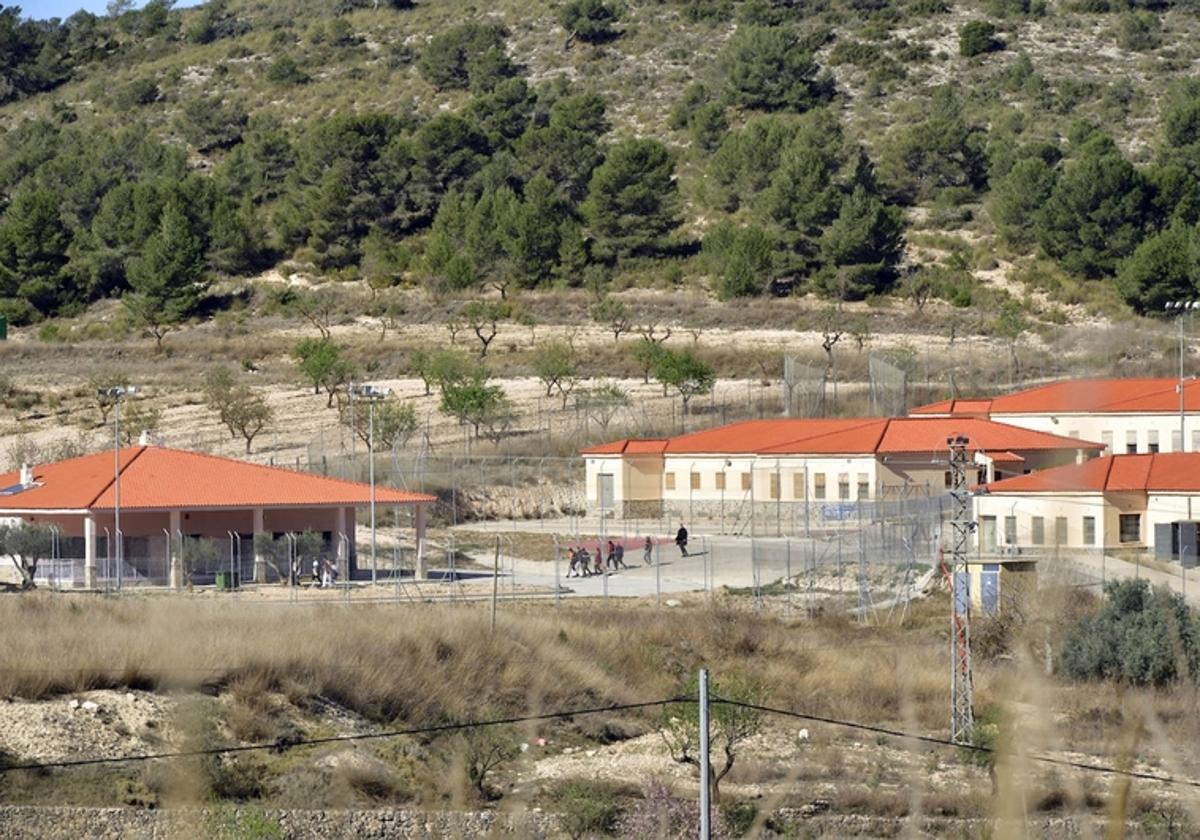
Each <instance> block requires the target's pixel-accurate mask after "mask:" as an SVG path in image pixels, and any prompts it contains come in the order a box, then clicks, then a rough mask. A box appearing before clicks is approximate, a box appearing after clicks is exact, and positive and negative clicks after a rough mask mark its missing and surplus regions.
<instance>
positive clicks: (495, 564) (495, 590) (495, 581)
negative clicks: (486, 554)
mask: <svg viewBox="0 0 1200 840" xmlns="http://www.w3.org/2000/svg"><path fill="white" fill-rule="evenodd" d="M499 595H500V537H498V536H497V537H496V556H495V559H494V560H493V561H492V632H493V633H495V632H496V599H497V598H498V597H499Z"/></svg>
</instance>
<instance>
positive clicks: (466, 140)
mask: <svg viewBox="0 0 1200 840" xmlns="http://www.w3.org/2000/svg"><path fill="white" fill-rule="evenodd" d="M360 7H362V8H360ZM334 12H341V14H335V13H334ZM571 14H573V15H574V16H573V17H571V16H570V15H571ZM613 17H615V18H616V19H615V21H614V20H612V19H611V18H613ZM19 18H20V15H19V13H16V12H14V10H13V9H8V10H7V11H6V12H5V13H4V16H3V18H2V20H3V25H2V26H0V42H3V43H4V44H5V45H6V46H7V47H8V49H0V54H4V55H6V56H7V58H5V59H3V61H4V62H5V64H3V65H0V75H2V76H3V84H0V102H3V105H2V106H0V126H2V127H3V134H0V208H3V210H4V215H3V217H2V218H0V297H3V298H4V300H3V301H0V308H2V309H3V310H4V311H5V312H6V313H7V314H8V315H9V317H10V320H12V321H13V322H15V323H18V324H19V323H23V322H27V321H37V320H40V319H43V318H45V317H53V316H56V315H73V314H77V313H78V312H80V311H81V308H82V307H84V306H87V305H89V304H91V303H93V302H95V301H97V300H100V299H103V298H106V297H115V296H120V297H122V298H123V299H125V300H126V302H127V303H128V304H129V306H128V310H129V314H130V318H131V320H132V321H133V322H134V324H135V325H137V324H140V325H141V326H145V327H149V328H150V329H151V330H152V331H158V330H160V329H162V327H163V326H164V324H168V325H169V324H171V323H174V322H178V321H180V320H186V319H192V318H203V317H207V316H208V315H209V314H211V313H212V311H214V309H215V308H221V307H222V306H224V305H226V304H227V301H224V300H222V298H221V297H220V296H219V295H218V296H215V297H214V296H211V295H208V294H207V292H206V290H210V289H214V288H216V287H215V286H210V285H209V284H210V283H212V282H214V281H219V280H220V278H222V277H233V278H237V277H245V276H255V275H257V274H259V273H260V272H262V271H264V270H266V269H269V268H273V267H275V268H279V269H280V270H282V271H283V273H284V274H291V273H295V272H303V273H306V274H308V275H310V276H317V277H322V276H324V277H329V278H331V279H337V280H343V281H346V280H358V279H362V280H365V281H367V283H369V284H370V285H371V287H372V288H376V289H382V288H387V287H391V286H399V287H401V288H409V289H424V290H427V291H428V292H430V293H432V294H434V295H438V296H447V295H449V296H451V297H454V298H458V299H462V298H468V297H471V296H472V295H475V294H477V293H480V292H485V291H488V290H499V291H501V292H502V293H503V294H505V295H508V294H509V293H510V292H515V291H517V290H519V289H521V288H529V289H551V290H552V289H555V288H563V287H573V286H581V287H585V288H587V289H589V290H591V291H592V292H594V293H597V294H603V293H604V292H606V291H609V290H613V291H616V290H620V289H623V288H627V287H630V286H652V287H658V288H665V289H670V288H680V287H684V288H688V287H690V288H695V289H698V290H701V291H706V292H708V293H711V294H714V295H716V296H718V297H721V298H727V299H730V298H739V297H744V296H755V295H763V294H767V293H769V292H774V293H787V292H792V293H806V292H808V293H814V294H817V295H818V296H822V297H828V298H833V299H841V300H854V299H861V298H863V297H871V296H875V295H880V294H885V295H899V296H902V297H903V298H905V299H907V300H911V301H913V302H914V303H916V304H917V305H918V307H921V306H923V305H924V301H925V300H926V299H927V298H929V297H934V298H943V299H944V300H946V301H947V303H949V304H950V305H951V306H954V307H960V308H970V309H972V310H974V311H975V312H976V313H977V314H978V315H981V316H982V317H981V318H980V319H979V321H978V323H977V325H976V326H977V328H980V329H984V330H987V331H993V332H994V331H999V332H1001V333H1003V332H1004V331H1005V329H1006V328H1007V329H1011V324H1012V322H1013V321H1014V319H1015V320H1017V321H1019V320H1020V319H1022V318H1024V317H1026V316H1032V317H1033V318H1035V319H1041V320H1045V321H1049V322H1052V323H1061V322H1063V321H1065V320H1070V319H1076V318H1079V317H1081V316H1082V315H1083V314H1084V313H1085V312H1089V311H1090V312H1091V313H1093V314H1104V315H1107V316H1113V315H1119V314H1120V313H1122V312H1125V311H1127V309H1126V307H1127V306H1129V305H1132V306H1133V308H1135V309H1147V310H1157V309H1160V308H1161V305H1162V303H1163V302H1164V301H1165V300H1167V299H1170V298H1171V297H1179V296H1186V295H1189V294H1192V292H1193V288H1192V283H1193V280H1192V278H1193V277H1195V276H1197V272H1195V271H1194V268H1195V265H1194V263H1195V258H1194V256H1192V253H1193V250H1192V244H1194V240H1195V236H1196V234H1195V223H1196V219H1197V214H1198V213H1200V187H1198V185H1197V180H1196V167H1195V160H1196V159H1197V156H1196V154H1195V151H1196V149H1197V146H1196V143H1197V142H1198V141H1200V130H1198V129H1197V128H1196V125H1197V121H1196V120H1195V118H1194V115H1195V114H1196V113H1197V112H1198V111H1200V90H1198V89H1197V87H1196V86H1195V85H1194V84H1193V83H1191V82H1189V81H1188V80H1187V76H1188V73H1189V71H1190V69H1191V68H1192V67H1193V66H1194V62H1195V60H1196V58H1197V56H1198V55H1200V46H1198V44H1200V41H1198V40H1197V39H1196V37H1195V34H1196V31H1197V28H1198V26H1200V24H1197V21H1196V20H1195V15H1194V12H1193V10H1192V9H1191V7H1190V6H1187V5H1186V4H1172V3H1165V2H1164V3H1161V4H1156V5H1153V6H1152V7H1149V8H1146V7H1139V8H1137V9H1136V10H1133V11H1129V10H1125V9H1124V7H1123V6H1122V7H1121V8H1119V9H1118V8H1117V7H1116V6H1115V5H1113V4H1110V3H1108V2H1107V0H1085V2H1076V3H1046V2H1042V0H1038V2H1032V3H1030V2H1022V0H989V2H986V3H959V4H953V5H951V4H948V3H942V2H940V0H914V2H908V3H898V2H888V0H849V2H846V0H826V2H813V3H803V4H802V3H794V2H786V1H785V0H774V2H772V1H771V0H747V2H729V1H728V0H697V2H666V0H661V1H660V2H652V1H651V0H644V1H643V2H638V1H637V0H634V1H633V2H626V3H616V2H612V3H609V2H601V0H595V2H582V1H581V0H574V1H573V2H567V3H563V2H556V3H547V2H540V0H532V2H525V3H516V2H508V0H503V1H502V2H495V3H488V4H458V3H449V2H418V3H406V2H392V3H378V2H376V3H370V2H355V0H345V2H340V3H336V4H327V3H317V2H300V1H299V0H293V1H292V2H271V3H264V2H253V0H230V2H222V0H214V2H211V3H208V4H206V5H204V6H201V7H198V8H195V9H187V10H170V9H169V8H168V4H162V3H151V4H150V5H149V6H147V7H146V8H145V9H143V10H141V11H136V10H130V11H125V12H124V13H122V14H121V15H120V16H118V17H115V18H93V17H91V16H88V15H84V14H80V15H76V16H75V17H73V18H71V19H70V20H68V21H66V22H64V23H57V22H54V23H49V24H36V25H35V24H32V23H26V24H20V23H18V21H19ZM565 23H569V24H570V25H571V26H572V27H573V28H574V33H573V34H569V33H568V32H567V30H566V29H565V28H564V24H565ZM131 292H132V294H131ZM1006 318H1007V325H1008V326H1007V327H1006V321H1005V319H1006ZM992 321H994V322H995V323H991V322H992ZM1022 329H1024V327H1022Z"/></svg>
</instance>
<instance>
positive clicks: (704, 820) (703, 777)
mask: <svg viewBox="0 0 1200 840" xmlns="http://www.w3.org/2000/svg"><path fill="white" fill-rule="evenodd" d="M698 699H699V701H700V840H711V838H712V803H711V802H710V801H709V794H710V793H711V790H712V789H711V787H710V782H711V780H710V779H709V774H710V772H711V768H712V765H711V764H710V763H709V757H708V736H709V731H708V669H707V668H701V669H700V697H699V698H698Z"/></svg>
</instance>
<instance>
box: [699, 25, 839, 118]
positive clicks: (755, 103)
mask: <svg viewBox="0 0 1200 840" xmlns="http://www.w3.org/2000/svg"><path fill="white" fill-rule="evenodd" d="M718 65H719V67H720V70H721V76H722V78H723V79H724V80H725V94H726V96H727V97H728V99H729V101H730V102H731V103H732V104H734V105H738V106H741V107H744V108H757V109H761V110H764V111H778V110H791V111H806V110H808V109H809V108H811V107H812V106H813V105H814V104H816V103H817V102H819V101H821V100H822V99H824V98H827V96H828V84H827V83H826V82H823V81H819V80H818V79H817V78H816V73H817V64H816V62H815V61H814V60H813V57H812V52H811V50H809V49H808V48H807V45H806V44H805V43H804V42H803V41H802V40H801V38H800V37H799V35H798V34H797V33H795V32H793V31H792V30H790V29H787V28H784V27H763V26H739V27H738V28H737V30H736V31H735V32H734V34H733V36H732V37H731V38H730V39H729V41H728V42H727V43H726V45H725V47H724V49H722V51H721V55H720V57H719V59H718Z"/></svg>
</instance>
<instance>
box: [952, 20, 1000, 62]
mask: <svg viewBox="0 0 1200 840" xmlns="http://www.w3.org/2000/svg"><path fill="white" fill-rule="evenodd" d="M1002 49H1004V42H1003V41H1001V40H999V39H997V38H996V27H995V26H994V25H993V24H991V23H988V22H987V21H986V20H973V21H971V22H970V23H967V24H964V25H963V28H962V29H961V30H959V33H958V52H959V54H960V55H962V56H963V57H964V58H972V57H974V56H977V55H982V54H984V53H989V52H995V51H996V50H1002Z"/></svg>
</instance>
